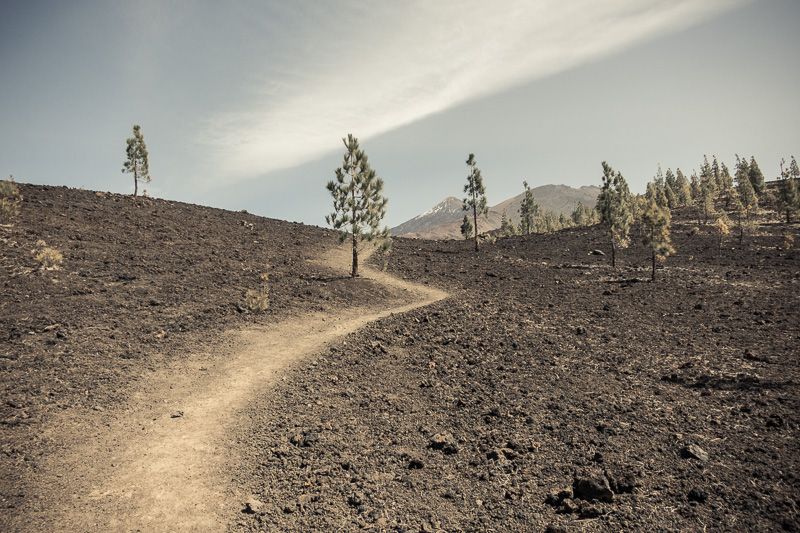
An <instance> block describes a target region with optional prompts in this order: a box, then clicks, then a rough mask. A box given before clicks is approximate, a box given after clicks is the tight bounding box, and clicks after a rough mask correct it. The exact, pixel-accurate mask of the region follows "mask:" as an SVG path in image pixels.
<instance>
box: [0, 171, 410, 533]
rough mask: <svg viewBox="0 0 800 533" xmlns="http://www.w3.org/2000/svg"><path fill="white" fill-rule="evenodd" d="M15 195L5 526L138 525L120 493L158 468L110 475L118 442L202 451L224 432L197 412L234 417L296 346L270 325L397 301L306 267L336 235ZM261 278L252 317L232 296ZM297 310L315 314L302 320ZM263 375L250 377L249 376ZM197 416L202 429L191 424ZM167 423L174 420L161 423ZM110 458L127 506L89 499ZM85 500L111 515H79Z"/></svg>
mask: <svg viewBox="0 0 800 533" xmlns="http://www.w3.org/2000/svg"><path fill="white" fill-rule="evenodd" d="M21 189H22V195H23V197H24V201H23V204H22V209H21V213H20V218H19V220H17V221H16V223H15V224H14V225H13V226H11V227H0V239H1V241H0V247H1V249H0V251H1V252H2V253H0V285H2V288H3V289H2V291H3V292H2V300H1V301H0V372H2V380H0V387H2V405H0V439H1V441H0V446H1V447H0V449H1V450H2V454H0V469H1V470H2V476H0V498H1V499H2V508H3V510H2V513H0V529H3V530H5V531H12V530H37V529H40V530H52V528H56V529H62V530H63V529H71V530H92V529H94V530H97V529H103V527H102V526H112V527H124V526H125V524H135V523H136V520H137V519H141V518H142V517H141V516H139V517H137V516H136V515H133V516H129V517H128V518H130V520H129V521H128V522H125V521H124V520H120V518H121V516H120V517H117V516H115V514H120V515H125V514H126V513H127V514H130V513H131V512H130V511H129V510H128V509H129V508H130V507H131V494H132V493H136V491H137V490H138V491H139V492H140V493H141V492H143V491H144V490H146V489H147V487H149V486H151V485H152V484H153V483H154V482H155V483H156V484H157V483H158V479H159V478H158V476H155V477H153V476H152V475H151V476H150V477H149V478H147V480H146V481H145V480H144V477H143V475H139V474H137V475H131V476H128V477H127V478H126V477H125V476H123V475H122V474H121V473H120V472H119V467H120V462H123V463H124V459H125V457H128V458H135V453H134V452H135V450H136V448H135V446H127V443H128V442H129V441H134V440H135V441H136V443H137V444H138V446H139V447H140V449H145V450H147V449H148V447H151V448H152V449H154V450H155V449H156V448H158V446H159V445H161V449H163V450H169V449H171V448H170V446H171V445H170V444H169V441H168V440H167V439H168V438H172V437H173V436H174V434H175V432H177V433H178V436H179V437H180V438H184V443H185V442H191V443H192V447H191V448H190V449H189V450H188V451H187V452H186V453H189V452H191V450H202V449H203V447H204V446H205V447H206V448H208V447H209V446H210V443H208V442H205V441H204V440H203V439H204V438H206V437H209V435H210V434H211V430H212V429H215V428H216V427H222V425H221V424H216V426H214V427H209V423H208V420H219V419H231V420H235V418H233V414H234V413H233V410H234V408H235V407H236V406H237V405H239V404H240V403H242V402H243V401H245V400H246V398H247V394H246V393H247V392H248V390H249V388H252V387H256V386H258V385H259V383H261V384H262V385H263V383H264V382H268V381H269V376H270V375H271V373H273V371H275V370H276V368H278V367H280V366H281V365H278V364H277V363H275V364H272V359H275V360H276V361H282V363H281V364H284V365H285V364H289V363H290V362H291V359H292V357H293V356H294V355H298V354H300V352H301V351H302V350H299V351H297V353H295V352H291V350H289V346H290V344H291V342H290V341H291V340H292V339H289V340H285V339H284V342H281V343H278V344H279V349H280V351H279V352H278V354H277V355H276V354H275V352H276V350H275V347H274V346H275V343H276V341H275V340H274V339H275V338H278V337H279V336H280V335H278V336H276V335H275V334H274V333H275V332H274V331H272V329H273V328H275V327H276V326H275V325H278V324H285V323H287V322H289V323H293V324H295V328H301V329H302V327H301V326H304V325H305V326H307V327H306V328H305V329H302V331H301V332H298V331H293V332H287V331H286V327H285V326H284V327H283V329H280V328H279V331H280V332H283V333H284V334H289V333H291V334H292V335H293V336H294V338H295V339H299V338H302V335H301V334H300V333H302V334H303V335H305V334H307V333H308V332H314V331H316V332H317V337H319V339H320V341H319V342H320V343H323V344H324V341H325V339H326V337H325V333H324V332H322V330H321V329H320V328H321V326H320V325H319V324H320V323H321V322H322V321H324V320H325V317H328V316H330V315H331V314H332V313H331V311H332V310H333V309H336V310H339V309H342V308H347V309H352V308H354V307H355V306H357V305H363V304H365V303H367V302H393V301H396V300H398V299H399V300H403V298H404V296H403V295H402V294H399V292H398V289H397V288H392V287H387V286H386V285H385V284H384V283H377V282H374V281H372V280H369V279H366V278H361V279H356V280H351V279H349V278H348V277H347V276H346V275H344V274H345V273H346V269H344V268H338V267H339V265H338V264H336V263H335V262H334V263H332V262H330V261H328V263H327V264H326V263H324V262H321V261H315V259H318V258H320V257H327V256H328V255H329V254H330V253H331V251H332V250H334V249H335V247H336V246H337V244H338V241H337V237H336V235H335V234H334V233H333V232H331V231H327V230H323V229H320V228H317V227H312V226H305V225H302V224H296V223H290V222H283V221H278V220H270V219H265V218H261V217H256V216H253V215H249V214H247V213H244V212H241V213H235V212H230V211H223V210H219V209H212V208H207V207H201V206H195V205H188V204H182V203H178V202H169V201H164V200H154V199H148V198H138V199H133V198H131V197H128V196H123V195H116V194H110V193H101V192H97V193H95V192H91V191H83V190H75V189H68V188H64V187H44V186H33V185H23V186H21ZM40 240H41V241H45V242H46V243H47V245H49V246H52V247H55V248H57V249H58V250H59V251H61V252H62V254H63V264H62V266H61V268H60V269H57V270H41V269H40V268H38V264H37V262H36V261H35V260H34V257H33V255H34V254H33V253H32V252H33V250H34V249H37V248H38V245H37V241H40ZM263 273H267V274H268V275H269V281H268V282H267V283H268V286H269V291H270V308H269V310H268V311H267V312H266V313H260V314H255V313H251V312H249V311H248V309H247V308H246V307H245V306H244V293H245V291H246V290H247V289H257V288H259V287H262V286H263V285H264V282H263V281H262V279H261V275H262V274H263ZM406 299H407V298H406ZM386 307H387V306H384V308H386ZM310 316H312V317H317V318H318V319H319V320H317V321H313V320H312V321H311V322H302V321H301V320H300V319H301V318H302V319H307V318H308V317H310ZM330 324H331V325H330V327H329V328H328V329H331V328H333V329H336V328H341V324H339V325H335V324H332V323H330ZM264 331H270V332H271V333H270V334H266V333H263V332H264ZM345 331H346V330H345ZM259 332H262V334H259ZM331 334H332V333H331ZM270 335H272V336H270ZM270 342H272V344H270ZM305 349H306V351H307V349H308V346H306V347H305ZM284 352H286V353H284ZM290 352H291V353H290ZM254 353H255V354H256V355H259V354H261V355H262V356H263V355H268V356H274V357H272V359H270V357H256V356H253V355H252V354H254ZM243 354H244V355H245V356H248V357H249V359H248V358H247V357H243V356H242V355H243ZM278 355H279V356H280V357H278ZM248 365H249V366H248ZM258 365H262V366H263V365H267V366H268V365H272V366H268V368H261V367H259V366H258ZM261 374H264V377H263V379H262V381H261V382H259V381H258V380H256V379H255V377H253V376H256V375H261ZM221 379H227V380H228V382H227V383H226V384H227V387H222V386H220V385H219V382H220V380H221ZM236 386H239V389H236ZM236 390H239V394H238V395H236V394H235V391H236ZM181 391H182V392H183V393H184V394H183V395H182V393H181ZM209 391H216V392H217V393H218V396H214V395H213V394H212V393H211V392H209ZM231 391H234V392H231ZM192 397H194V398H199V399H203V398H205V399H208V400H209V401H211V400H218V401H219V402H220V407H219V408H218V409H214V408H213V406H212V409H206V410H205V411H203V408H205V407H203V406H198V405H196V404H192V403H191V401H190V398H192ZM234 400H235V401H234ZM198 401H199V400H198ZM225 402H227V403H225ZM186 405H189V406H190V407H196V408H197V409H195V412H194V415H195V416H194V417H192V416H191V415H192V414H193V413H191V412H190V411H187V412H186V416H185V417H184V416H183V410H186V409H188V408H187V407H185V406H186ZM200 413H202V414H203V416H202V417H201V416H199V415H200ZM215 417H216V418H215ZM199 419H204V420H206V423H205V425H204V426H197V427H194V426H191V425H190V424H192V423H193V422H192V421H196V420H199ZM165 420H166V421H170V420H171V421H172V423H173V425H172V428H177V429H174V431H172V433H167V431H171V430H169V429H168V428H164V427H161V426H162V425H164V421H165ZM178 423H184V426H175V424H178ZM140 434H144V435H150V440H148V439H147V438H141V437H139V435H140ZM190 435H194V437H193V438H188V437H187V436H190ZM162 437H163V438H162ZM158 438H160V439H161V441H157V439H158ZM206 440H209V439H206ZM195 441H197V442H195ZM172 448H174V446H172ZM104 454H105V455H104ZM197 455H198V454H195V455H191V456H190V459H196V456H197ZM150 457H151V458H152V461H150V462H151V463H152V464H156V465H160V467H161V468H162V469H165V468H166V467H165V466H164V465H169V464H170V463H169V460H173V463H174V461H175V460H178V459H180V460H182V461H183V460H185V459H186V458H185V457H167V459H168V460H165V459H163V458H162V460H161V462H160V463H159V462H158V455H157V454H155V453H154V454H153V455H151V456H150ZM200 457H202V454H200ZM104 463H105V464H104ZM129 463H130V464H129V465H128V466H130V465H132V464H133V462H131V461H129ZM152 464H151V465H149V466H148V468H152V467H153V466H152ZM187 464H188V463H187ZM109 465H110V467H114V468H117V472H116V473H113V475H111V474H109V475H108V476H106V477H109V478H118V479H119V480H121V481H119V483H117V487H116V488H115V490H117V492H120V493H122V494H123V495H124V497H125V498H127V500H128V501H127V502H126V505H125V506H119V507H117V508H116V509H111V510H107V509H103V507H102V506H101V505H100V504H101V503H102V502H101V501H100V500H101V499H103V498H105V499H106V500H109V501H111V502H114V499H113V497H114V495H115V494H116V493H114V491H112V490H108V491H106V492H105V493H98V491H99V490H100V489H101V488H103V487H102V486H101V485H100V484H99V483H100V482H99V481H98V480H97V479H96V477H97V476H96V475H95V474H97V473H98V472H100V471H101V470H102V469H103V468H109ZM131 468H132V467H131ZM179 473H180V472H179ZM151 474H152V472H151ZM161 474H162V478H166V477H171V478H172V480H171V481H172V482H173V483H175V482H176V481H180V480H181V479H183V478H181V477H179V476H177V474H176V472H175V471H174V469H173V470H169V469H168V468H166V469H165V470H164V472H162V473H161ZM137 476H138V477H137ZM121 483H122V484H124V483H127V484H128V485H127V487H125V486H123V487H122V488H120V487H119V485H120V484H121ZM148 483H150V484H151V485H148ZM94 485H97V486H94ZM161 492H164V491H163V490H162V491H161ZM109 494H110V496H109ZM179 494H180V493H179ZM117 496H119V494H117ZM87 500H88V501H89V503H88V504H87V503H86V501H87ZM187 500H188V498H187ZM188 501H189V502H190V503H192V504H194V505H195V506H197V505H200V506H203V505H207V503H208V502H199V503H197V502H194V501H192V500H188ZM87 505H88V506H89V507H93V508H94V510H95V511H98V510H100V511H103V512H104V513H105V514H106V517H107V518H108V521H103V520H98V519H97V517H96V516H93V515H92V512H91V509H90V510H89V511H86V509H82V507H86V506H87ZM70 509H73V510H76V511H77V510H80V512H81V513H82V514H83V515H84V516H83V517H78V519H77V521H66V520H65V518H64V516H61V515H63V512H62V511H65V510H70ZM151 511H152V509H151ZM195 514H198V513H195ZM154 519H158V516H156V517H155V518H154ZM114 520H116V522H114ZM141 523H142V524H147V522H146V521H144V520H143V521H142V522H141ZM201 523H202V522H201ZM114 524H116V526H114ZM155 524H158V522H156V523H155ZM166 524H169V522H164V523H162V525H164V526H166ZM191 524H192V522H188V523H187V524H184V525H189V526H190V525H191ZM153 527H156V529H158V527H157V525H156V526H153Z"/></svg>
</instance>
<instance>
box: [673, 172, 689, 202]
mask: <svg viewBox="0 0 800 533" xmlns="http://www.w3.org/2000/svg"><path fill="white" fill-rule="evenodd" d="M675 181H676V183H677V185H678V186H677V189H676V190H675V192H676V193H677V194H678V204H679V205H680V206H681V207H686V206H689V205H691V203H692V186H691V184H690V183H689V180H688V179H686V176H684V175H683V171H682V170H681V169H677V170H676V171H675Z"/></svg>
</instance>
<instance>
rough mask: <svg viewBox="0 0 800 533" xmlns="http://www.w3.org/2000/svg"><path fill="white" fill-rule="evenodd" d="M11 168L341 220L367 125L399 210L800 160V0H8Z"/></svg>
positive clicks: (2, 107) (0, 42)
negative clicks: (347, 166) (143, 181)
mask: <svg viewBox="0 0 800 533" xmlns="http://www.w3.org/2000/svg"><path fill="white" fill-rule="evenodd" d="M0 9H1V10H2V13H3V16H2V17H0V69H1V70H0V72H2V73H3V90H2V92H0V173H3V174H5V175H8V174H13V175H14V176H15V178H16V179H17V180H18V181H21V182H29V183H41V184H54V185H69V186H73V187H83V188H87V189H98V190H110V191H115V192H132V189H133V184H132V179H131V178H130V176H128V175H123V174H122V173H121V172H120V170H121V167H122V162H123V160H124V150H125V139H126V138H127V137H128V136H129V135H130V131H131V127H132V125H133V124H141V126H142V131H143V133H144V136H145V140H146V142H147V145H148V148H149V152H150V169H151V174H152V176H153V181H152V182H151V183H150V184H147V185H145V188H146V189H148V191H149V193H150V194H151V195H153V196H158V197H163V198H169V199H173V200H182V201H190V202H193V203H199V204H204V205H212V206H216V207H224V208H229V209H237V210H238V209H247V210H248V211H250V212H253V213H257V214H262V215H265V216H270V217H275V218H282V219H287V220H297V221H303V222H306V223H312V224H319V225H323V224H324V216H325V214H327V213H328V212H329V211H330V209H331V206H330V204H331V200H330V197H329V193H328V192H327V191H326V190H325V183H326V182H327V181H328V180H329V179H331V178H332V177H333V175H334V171H335V169H336V167H337V166H339V165H340V164H341V158H342V153H343V150H344V146H343V145H342V142H341V138H342V137H343V136H345V135H346V134H347V133H353V134H354V135H356V136H357V137H358V138H359V139H360V141H361V145H362V148H364V149H365V151H366V152H367V154H368V155H369V157H370V161H371V163H372V166H373V167H374V168H375V169H376V171H377V172H378V174H379V175H380V176H381V177H382V178H383V179H384V181H385V184H386V194H387V196H388V198H389V210H388V213H387V223H388V224H389V225H390V226H394V225H397V224H399V223H401V222H403V221H404V220H406V219H408V218H411V217H413V216H415V215H416V214H419V213H421V212H423V211H425V210H427V209H428V208H430V207H431V206H432V205H433V204H435V203H437V202H438V201H440V200H441V199H442V198H444V197H446V196H459V195H460V191H461V188H462V187H463V182H464V181H465V178H466V174H467V169H466V165H465V160H466V158H467V155H468V154H469V153H470V152H473V153H475V155H476V158H477V161H478V166H479V167H480V168H481V170H482V172H483V175H484V179H485V182H486V187H487V192H488V197H489V203H490V204H495V203H498V202H500V201H502V200H504V199H506V198H508V197H510V196H513V195H515V194H518V193H519V192H520V191H521V186H522V185H521V182H522V180H523V179H527V181H528V182H529V183H530V184H531V186H537V185H543V184H547V183H564V184H568V185H573V186H580V185H590V184H594V185H597V184H599V182H600V176H601V167H600V162H601V161H603V160H608V161H609V162H610V163H611V164H612V165H613V166H614V167H615V168H617V169H618V170H620V171H621V172H622V173H623V174H624V175H625V176H626V178H627V179H628V181H629V183H630V184H631V188H632V189H633V190H634V191H642V190H644V186H645V183H646V182H647V181H648V180H649V179H651V178H652V176H653V175H654V174H655V172H656V169H657V166H658V165H659V164H660V165H662V166H663V167H664V168H666V167H673V168H674V167H681V168H682V169H684V170H686V171H691V170H692V169H693V168H697V167H698V166H699V163H700V162H701V161H702V158H703V155H704V154H717V155H718V156H719V157H720V159H721V160H722V161H725V162H727V163H728V164H729V166H732V164H733V161H734V156H735V154H740V155H748V156H749V155H755V157H756V159H758V161H759V163H760V165H761V168H762V170H764V172H765V174H766V175H767V177H768V178H769V177H774V176H773V175H775V174H777V169H778V163H779V161H780V158H781V157H787V158H788V156H789V155H793V154H795V155H799V156H800V128H798V126H797V125H798V124H800V101H799V99H798V96H797V95H798V94H800V93H798V87H800V69H798V66H800V60H799V59H798V51H800V32H798V22H800V2H797V1H796V0H606V1H598V0H573V1H571V2H563V1H560V0H517V1H514V0H509V1H498V2H485V1H483V0H463V1H458V2H454V1H446V0H439V1H437V2H428V1H415V0H408V1H404V2H394V1H366V0H359V1H356V0H340V1H329V2H318V1H306V0H293V1H292V2H283V1H269V0H258V1H257V0H252V1H249V0H241V1H238V2H211V1H206V2H202V1H193V2H190V1H168V0H154V1H145V0H142V1H129V2H122V1H116V0H105V1H96V2H91V1H81V0H75V1H71V2H61V1H51V2H40V1H36V0H20V1H16V2H15V1H8V0H0Z"/></svg>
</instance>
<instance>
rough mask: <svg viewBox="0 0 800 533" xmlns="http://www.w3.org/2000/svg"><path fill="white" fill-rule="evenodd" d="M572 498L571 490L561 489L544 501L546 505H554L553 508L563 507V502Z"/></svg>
mask: <svg viewBox="0 0 800 533" xmlns="http://www.w3.org/2000/svg"><path fill="white" fill-rule="evenodd" d="M571 498H572V489H571V488H566V489H560V490H557V491H553V492H551V493H550V494H548V495H547V498H545V500H544V503H546V504H548V505H552V506H553V507H558V506H559V505H561V502H563V501H564V500H567V499H571Z"/></svg>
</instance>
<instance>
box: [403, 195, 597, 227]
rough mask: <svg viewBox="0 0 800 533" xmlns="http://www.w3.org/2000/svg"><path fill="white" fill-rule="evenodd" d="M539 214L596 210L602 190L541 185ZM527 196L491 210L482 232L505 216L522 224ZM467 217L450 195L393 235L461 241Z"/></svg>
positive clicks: (538, 200)
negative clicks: (585, 208)
mask: <svg viewBox="0 0 800 533" xmlns="http://www.w3.org/2000/svg"><path fill="white" fill-rule="evenodd" d="M531 192H533V196H534V198H535V199H536V203H537V204H538V205H539V210H540V211H553V212H554V213H556V214H561V213H564V214H566V215H569V214H570V213H572V211H573V210H574V209H575V207H576V206H577V205H578V202H580V203H582V204H583V205H586V206H589V207H594V205H595V203H596V202H597V195H598V194H600V187H595V186H593V185H587V186H583V187H577V188H576V187H570V186H568V185H541V186H539V187H535V188H533V189H531ZM523 196H524V193H520V194H518V195H516V196H513V197H511V198H508V199H507V200H504V201H502V202H500V203H499V204H497V205H495V206H492V207H490V208H489V214H488V215H486V216H483V217H480V218H479V220H478V229H479V230H480V231H481V232H484V231H491V230H494V229H497V228H499V227H500V221H501V220H502V218H503V213H505V214H506V216H507V217H508V219H509V220H510V221H512V222H513V223H514V224H517V223H518V222H519V206H520V204H521V203H522V198H523ZM465 214H466V212H465V211H463V210H462V204H461V199H459V198H456V197H454V196H448V197H447V198H445V199H444V200H442V201H441V202H439V203H438V204H436V205H435V206H433V207H432V208H431V209H429V210H428V211H426V212H424V213H422V214H420V215H417V216H415V217H414V218H412V219H410V220H407V221H406V222H403V223H402V224H400V225H398V226H395V227H394V228H392V230H391V232H392V235H396V236H398V237H416V238H420V239H459V238H461V221H462V220H463V218H464V215H465Z"/></svg>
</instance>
